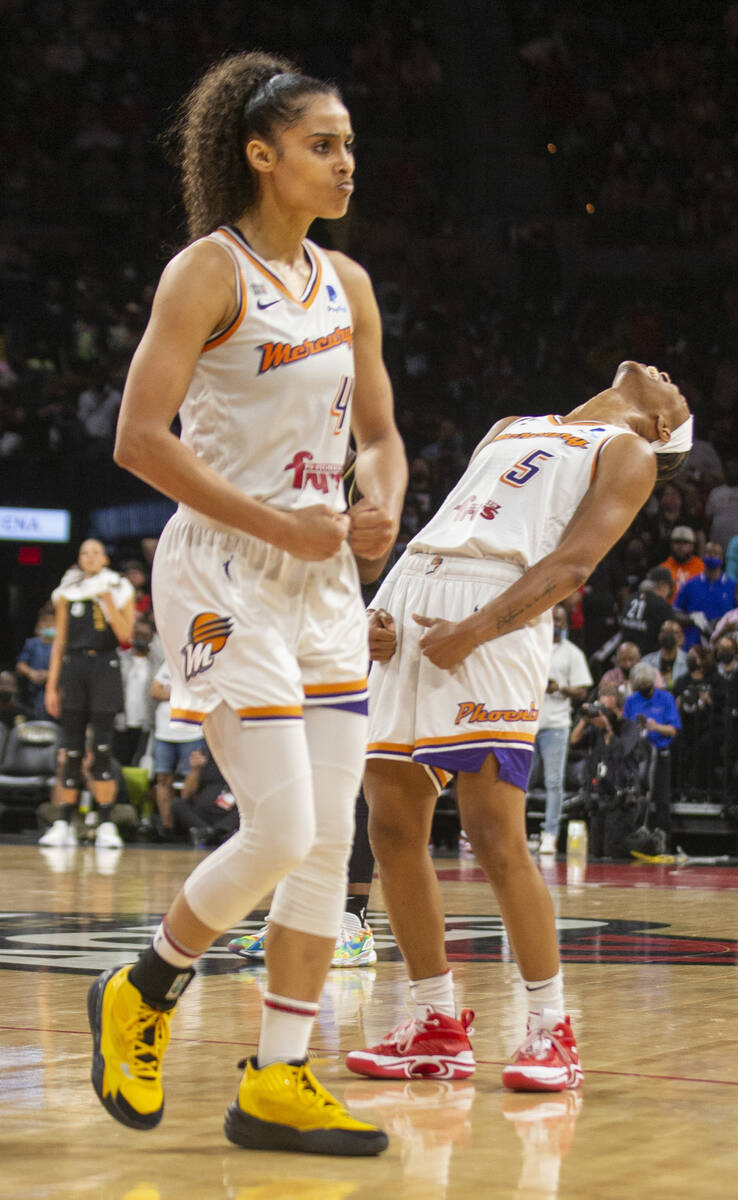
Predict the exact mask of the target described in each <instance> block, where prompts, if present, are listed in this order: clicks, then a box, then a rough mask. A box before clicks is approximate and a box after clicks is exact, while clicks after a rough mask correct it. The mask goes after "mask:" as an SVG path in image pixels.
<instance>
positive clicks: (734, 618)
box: [710, 585, 738, 646]
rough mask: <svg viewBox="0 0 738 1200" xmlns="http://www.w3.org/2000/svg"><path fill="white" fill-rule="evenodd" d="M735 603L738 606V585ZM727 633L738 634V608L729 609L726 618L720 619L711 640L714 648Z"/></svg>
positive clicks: (737, 586)
mask: <svg viewBox="0 0 738 1200" xmlns="http://www.w3.org/2000/svg"><path fill="white" fill-rule="evenodd" d="M735 602H736V605H738V585H736V589H735ZM725 633H732V634H735V633H738V607H736V608H730V609H728V611H727V612H726V613H725V614H724V616H722V617H721V618H720V620H719V621H718V623H717V625H716V626H715V628H714V629H713V631H712V636H711V638H710V643H711V645H713V646H714V645H715V644H716V642H718V641H719V640H720V638H721V637H722V636H723V634H725Z"/></svg>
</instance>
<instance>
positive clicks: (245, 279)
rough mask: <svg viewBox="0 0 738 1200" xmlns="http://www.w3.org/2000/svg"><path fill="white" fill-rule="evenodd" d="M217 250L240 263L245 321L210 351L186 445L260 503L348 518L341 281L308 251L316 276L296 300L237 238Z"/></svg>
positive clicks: (226, 231)
mask: <svg viewBox="0 0 738 1200" xmlns="http://www.w3.org/2000/svg"><path fill="white" fill-rule="evenodd" d="M209 240H210V241H214V242H217V243H218V244H219V245H221V246H223V247H225V249H226V250H227V251H228V253H229V254H230V256H231V258H232V259H233V262H234V264H235V268H236V283H237V302H238V312H237V314H236V316H235V317H234V319H233V321H232V322H231V323H230V324H229V325H228V326H227V328H225V329H221V330H217V331H216V332H215V333H213V334H212V336H211V337H209V338H208V340H207V342H206V343H205V345H204V346H203V349H202V353H201V355H200V358H199V359H198V362H197V365H196V367H195V371H194V374H193V376H192V380H191V383H190V386H189V388H188V390H187V395H186V397H185V400H184V403H183V404H182V407H181V409H180V414H179V415H180V421H181V425H182V441H183V442H185V443H186V444H187V445H188V446H190V447H191V448H192V450H193V451H194V452H195V454H197V456H198V457H199V458H202V459H204V460H205V461H206V462H207V463H209V464H210V466H212V467H214V468H215V470H216V471H218V472H219V473H220V474H221V475H223V476H225V478H226V479H228V480H229V481H230V482H231V483H233V484H235V486H236V487H238V488H240V489H241V491H243V492H245V493H246V494H247V495H249V496H251V497H253V498H254V499H257V500H262V501H264V502H266V503H268V504H272V505H274V506H275V507H276V508H282V509H291V508H300V507H304V506H307V505H311V504H319V503H322V504H327V505H329V506H330V507H331V508H333V509H335V510H337V511H342V510H343V509H344V508H345V507H346V504H345V499H344V492H343V481H342V472H343V465H344V460H345V458H346V451H347V447H348V437H349V428H350V419H351V395H352V392H353V387H354V354H353V327H352V323H351V310H350V307H349V302H348V298H347V297H346V294H345V292H344V290H343V287H342V285H341V282H340V280H339V278H338V275H337V274H336V272H335V270H334V269H333V266H332V264H331V262H330V260H329V258H328V256H327V255H326V254H325V253H323V251H322V250H320V249H319V248H318V247H317V246H316V245H314V244H313V243H312V242H309V241H305V242H304V243H303V244H304V247H305V253H306V255H307V257H308V259H309V261H310V264H311V273H310V278H309V280H308V283H307V286H306V288H305V291H304V292H303V294H302V296H300V297H299V298H298V297H294V296H292V295H291V294H290V293H289V292H288V291H287V289H286V288H285V286H284V284H283V283H282V281H281V280H280V279H279V278H278V277H277V276H276V275H275V274H274V273H273V271H271V270H270V268H269V267H268V266H267V265H266V263H265V262H264V261H263V260H262V259H261V258H260V257H259V255H258V254H256V253H255V252H254V251H253V250H252V249H251V247H250V246H249V245H248V243H247V242H246V240H245V238H244V237H243V235H242V234H241V233H240V231H239V230H238V229H236V228H235V227H232V226H228V227H225V226H224V227H221V228H220V229H217V230H216V231H215V232H214V233H212V234H210V237H209Z"/></svg>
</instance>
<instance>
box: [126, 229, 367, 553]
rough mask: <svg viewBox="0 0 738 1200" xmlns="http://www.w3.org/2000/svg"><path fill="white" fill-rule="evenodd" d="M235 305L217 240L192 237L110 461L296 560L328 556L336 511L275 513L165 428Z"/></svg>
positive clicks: (165, 285) (168, 280)
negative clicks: (208, 344)
mask: <svg viewBox="0 0 738 1200" xmlns="http://www.w3.org/2000/svg"><path fill="white" fill-rule="evenodd" d="M234 308H235V283H234V270H233V264H232V262H231V261H230V259H229V257H228V255H227V254H226V253H225V251H223V250H222V249H221V248H220V247H218V246H216V245H214V244H212V243H208V242H197V243H195V244H194V245H192V246H189V247H188V248H187V249H186V250H184V251H182V253H181V254H179V255H177V257H176V258H174V259H173V260H172V262H170V263H169V265H168V266H167V267H166V269H165V271H164V273H163V275H162V277H161V281H160V283H159V287H158V288H157V292H156V296H155V298H154V305H153V308H152V312H151V320H150V321H149V324H148V326H147V328H146V331H145V333H144V335H143V338H142V339H141V342H140V344H139V347H138V349H137V350H136V353H135V354H134V356H133V361H132V363H131V369H130V371H129V373H128V379H127V381H126V386H125V391H124V393H123V401H122V404H121V410H120V416H119V419H118V431H117V437H116V442H115V461H116V462H117V463H118V465H119V466H122V467H125V468H126V469H127V470H129V471H131V472H132V473H133V474H134V475H137V476H138V477H139V478H140V479H143V480H145V481H146V483H149V484H151V486H152V487H155V488H157V489H158V491H160V492H163V493H164V495H165V496H170V497H171V498H172V499H173V500H177V501H181V502H182V503H184V504H187V505H189V506H190V507H191V508H194V509H197V511H198V512H201V513H203V514H204V515H205V516H206V517H211V518H213V519H214V520H216V521H220V522H222V523H223V524H225V525H231V526H233V527H234V528H236V529H241V530H243V531H244V532H245V533H250V534H253V535H254V536H255V537H258V538H261V539H262V540H263V541H266V542H271V543H272V544H273V545H275V546H278V547H280V548H281V549H283V550H287V551H289V552H290V553H291V554H294V555H295V556H296V557H298V558H304V559H315V560H320V559H323V558H329V557H331V556H332V555H333V554H335V553H336V551H337V550H338V548H339V546H340V544H341V542H342V541H343V540H344V538H345V537H346V535H347V532H348V518H347V517H346V516H345V515H344V514H342V513H338V514H337V513H333V512H332V511H331V510H330V509H328V508H327V506H325V505H314V506H313V507H312V508H305V509H301V510H297V511H296V512H283V511H281V510H279V509H276V508H272V507H271V506H270V505H268V504H262V503H261V502H260V501H258V500H253V499H252V498H251V497H249V496H246V495H244V494H243V492H241V491H240V490H239V489H238V488H237V487H235V486H234V485H233V484H231V483H229V482H228V481H227V480H226V479H224V478H223V477H222V476H221V475H219V474H218V472H217V471H215V470H214V469H213V468H212V467H210V466H209V465H208V464H207V463H205V462H204V461H203V460H202V459H201V458H198V457H197V455H196V454H194V453H193V451H192V450H191V449H190V448H189V447H188V446H185V445H184V444H183V443H182V442H181V441H180V440H179V438H177V437H175V435H174V434H173V433H172V432H171V424H172V421H173V420H174V417H175V415H176V413H177V412H178V410H179V407H180V405H181V403H182V401H183V400H184V397H185V395H186V392H187V388H188V386H189V383H190V380H191V378H192V374H193V372H194V370H195V365H196V363H197V360H198V358H199V356H200V352H201V350H202V347H203V344H204V343H205V341H206V339H207V338H208V337H209V336H210V334H211V333H212V332H213V331H214V330H216V329H218V328H222V327H223V325H224V324H227V322H228V320H229V319H230V318H231V317H232V316H233V315H234Z"/></svg>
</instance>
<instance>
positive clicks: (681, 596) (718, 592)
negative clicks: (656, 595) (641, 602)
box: [674, 542, 735, 650]
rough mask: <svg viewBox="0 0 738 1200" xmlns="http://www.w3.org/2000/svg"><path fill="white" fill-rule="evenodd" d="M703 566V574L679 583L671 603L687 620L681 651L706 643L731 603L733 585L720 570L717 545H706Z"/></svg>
mask: <svg viewBox="0 0 738 1200" xmlns="http://www.w3.org/2000/svg"><path fill="white" fill-rule="evenodd" d="M704 563H705V569H704V571H703V572H702V573H701V574H700V575H695V577H694V578H693V579H689V580H688V581H687V583H685V584H683V585H682V587H681V588H680V589H679V591H678V593H677V598H676V600H675V601H674V607H675V609H677V610H678V611H679V612H683V613H686V615H687V616H688V617H689V623H688V624H687V626H686V629H685V637H684V648H685V650H688V649H689V647H690V646H696V645H698V644H699V643H700V641H702V640H703V639H704V640H705V641H708V640H709V638H710V634H711V633H712V631H713V629H714V628H715V626H716V625H717V623H718V621H719V620H720V618H721V617H724V616H725V614H726V613H727V612H730V610H731V608H733V606H734V604H735V583H734V581H733V580H732V579H728V576H727V575H726V574H725V572H724V571H723V548H722V546H721V545H719V543H718V542H708V543H707V546H706V547H705V556H704Z"/></svg>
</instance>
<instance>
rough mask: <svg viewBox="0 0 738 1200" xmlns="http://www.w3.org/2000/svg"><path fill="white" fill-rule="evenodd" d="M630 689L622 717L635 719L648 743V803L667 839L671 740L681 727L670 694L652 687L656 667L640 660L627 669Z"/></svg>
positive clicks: (669, 805)
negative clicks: (631, 688) (649, 759)
mask: <svg viewBox="0 0 738 1200" xmlns="http://www.w3.org/2000/svg"><path fill="white" fill-rule="evenodd" d="M630 679H631V684H632V687H633V691H632V692H631V694H630V695H629V696H628V697H627V698H626V701H625V705H624V708H623V716H624V717H627V718H628V720H630V721H636V722H637V724H638V725H639V726H640V727H641V732H642V735H643V736H644V737H645V738H647V740H648V741H649V742H650V744H651V747H652V750H651V767H650V772H649V784H650V797H651V805H652V807H653V809H654V814H655V820H656V826H657V828H659V829H663V831H664V833H665V834H666V838H667V845H669V844H670V841H671V743H672V742H673V740H674V738H675V737H676V735H677V733H678V731H679V730H680V729H681V727H682V723H681V719H680V716H679V710H678V709H677V706H676V704H675V702H674V697H673V696H672V695H671V693H670V692H667V691H666V690H665V689H664V688H657V687H656V670H655V668H654V667H652V666H649V664H648V663H643V662H640V663H638V664H637V665H636V666H635V667H634V668H633V670H632V671H631V676H630Z"/></svg>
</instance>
